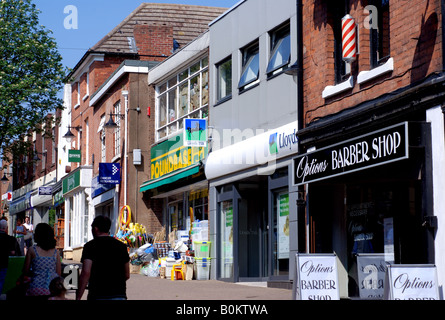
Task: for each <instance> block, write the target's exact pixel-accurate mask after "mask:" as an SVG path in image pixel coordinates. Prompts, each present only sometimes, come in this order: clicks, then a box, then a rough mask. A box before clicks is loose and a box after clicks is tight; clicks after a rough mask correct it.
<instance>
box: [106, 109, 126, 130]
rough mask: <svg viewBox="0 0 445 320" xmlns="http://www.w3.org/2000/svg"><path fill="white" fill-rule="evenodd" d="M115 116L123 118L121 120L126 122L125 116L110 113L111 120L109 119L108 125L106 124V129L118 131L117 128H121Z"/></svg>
mask: <svg viewBox="0 0 445 320" xmlns="http://www.w3.org/2000/svg"><path fill="white" fill-rule="evenodd" d="M113 116H118V117H120V118H121V120H124V118H125V114H120V113H110V119H108V121H107V123H105V124H104V128H105V129H116V128H117V127H119V126H118V124H117V123H116V122H114V120H113Z"/></svg>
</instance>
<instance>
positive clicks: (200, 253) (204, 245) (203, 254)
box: [193, 241, 212, 258]
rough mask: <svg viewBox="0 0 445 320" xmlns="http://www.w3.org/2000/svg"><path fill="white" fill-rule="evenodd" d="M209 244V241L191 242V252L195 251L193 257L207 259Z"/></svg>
mask: <svg viewBox="0 0 445 320" xmlns="http://www.w3.org/2000/svg"><path fill="white" fill-rule="evenodd" d="M211 243H212V242H211V241H193V250H194V251H195V257H197V258H209V257H210V245H211Z"/></svg>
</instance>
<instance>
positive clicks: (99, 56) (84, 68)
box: [72, 53, 105, 83]
mask: <svg viewBox="0 0 445 320" xmlns="http://www.w3.org/2000/svg"><path fill="white" fill-rule="evenodd" d="M104 57H105V54H103V53H91V54H89V55H88V58H86V59H85V61H84V62H83V63H82V64H81V65H80V67H79V68H77V70H76V71H75V72H74V73H73V76H72V78H73V81H72V83H74V82H77V81H79V80H80V77H81V76H82V75H83V74H84V73H85V72H88V70H89V69H90V66H91V64H92V63H93V62H95V61H104Z"/></svg>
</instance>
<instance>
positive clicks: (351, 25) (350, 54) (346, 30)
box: [341, 14, 357, 62]
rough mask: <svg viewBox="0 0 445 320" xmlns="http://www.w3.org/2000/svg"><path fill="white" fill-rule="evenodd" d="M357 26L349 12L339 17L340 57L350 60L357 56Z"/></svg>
mask: <svg viewBox="0 0 445 320" xmlns="http://www.w3.org/2000/svg"><path fill="white" fill-rule="evenodd" d="M356 33H357V27H356V25H355V20H354V18H353V17H351V16H350V15H349V14H347V15H345V16H344V17H343V18H342V19H341V36H342V59H343V60H344V61H346V62H352V61H354V60H355V58H356V57H357V41H356V39H357V34H356Z"/></svg>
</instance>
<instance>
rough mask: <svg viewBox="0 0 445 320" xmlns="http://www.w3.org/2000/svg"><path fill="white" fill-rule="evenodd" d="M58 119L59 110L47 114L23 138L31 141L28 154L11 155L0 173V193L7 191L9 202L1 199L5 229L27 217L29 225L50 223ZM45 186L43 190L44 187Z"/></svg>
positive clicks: (55, 172)
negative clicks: (39, 123)
mask: <svg viewBox="0 0 445 320" xmlns="http://www.w3.org/2000/svg"><path fill="white" fill-rule="evenodd" d="M58 118H60V110H57V111H56V112H54V113H49V114H48V115H47V116H46V121H45V122H44V123H43V124H41V126H40V128H39V129H38V130H35V131H33V132H32V133H31V134H30V135H29V136H27V137H25V139H28V141H29V140H31V141H30V142H31V148H32V149H30V150H29V152H28V153H25V154H19V155H14V156H13V161H12V162H11V163H10V164H9V165H6V164H4V167H5V169H4V170H2V172H1V175H2V177H6V178H7V179H8V180H7V181H2V183H1V185H0V194H2V195H5V194H6V193H7V192H8V191H9V192H11V194H12V199H11V200H10V201H8V200H7V199H2V214H5V215H6V216H7V217H8V216H9V218H10V219H9V228H10V232H12V230H13V228H14V226H15V224H16V221H17V218H21V219H24V217H25V216H28V217H29V218H30V221H31V223H32V224H34V225H36V224H38V223H40V222H46V223H48V222H52V219H53V218H54V216H52V217H50V209H51V206H52V197H51V188H52V186H53V185H54V184H55V183H56V180H57V171H56V166H57V135H58V131H59V126H58V125H56V119H58ZM46 187H47V188H46Z"/></svg>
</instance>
